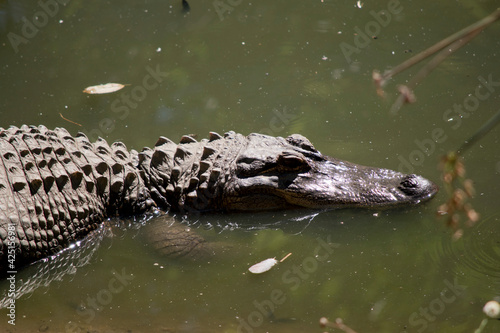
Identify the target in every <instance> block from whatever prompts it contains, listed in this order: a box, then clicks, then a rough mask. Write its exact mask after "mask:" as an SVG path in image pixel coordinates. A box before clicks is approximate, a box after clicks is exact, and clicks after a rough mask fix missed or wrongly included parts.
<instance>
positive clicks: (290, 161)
mask: <svg viewBox="0 0 500 333" xmlns="http://www.w3.org/2000/svg"><path fill="white" fill-rule="evenodd" d="M278 168H280V169H283V171H285V170H286V171H301V170H308V169H310V167H309V164H308V163H307V161H306V159H305V158H304V157H303V156H302V155H296V154H291V153H286V152H285V153H283V154H281V155H280V156H279V157H278Z"/></svg>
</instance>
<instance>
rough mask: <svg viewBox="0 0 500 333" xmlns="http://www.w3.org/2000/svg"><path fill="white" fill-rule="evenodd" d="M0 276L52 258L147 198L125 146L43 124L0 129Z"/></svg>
mask: <svg viewBox="0 0 500 333" xmlns="http://www.w3.org/2000/svg"><path fill="white" fill-rule="evenodd" d="M0 152H1V155H0V160H1V164H0V272H6V271H13V270H16V269H17V268H18V267H20V266H22V265H24V264H26V263H29V262H32V261H34V260H36V259H38V258H43V257H46V256H48V255H51V254H54V253H56V252H58V251H60V250H61V249H63V248H65V247H67V246H68V245H69V244H70V243H72V242H74V241H75V240H78V239H81V238H83V237H84V236H85V235H87V234H88V233H89V232H90V231H91V230H93V229H95V228H96V227H97V226H98V224H99V223H100V222H102V221H103V220H104V219H105V218H107V217H109V216H112V215H116V214H129V213H134V212H138V211H141V210H146V209H147V208H148V207H149V206H151V204H152V201H151V200H148V198H149V193H147V189H146V188H145V187H144V184H143V180H142V177H141V176H140V174H139V173H140V172H139V171H138V170H137V169H136V168H134V166H133V163H132V161H133V160H134V156H133V154H130V153H129V152H128V151H127V149H126V147H125V145H124V144H123V143H119V142H117V143H114V144H112V145H111V146H109V145H108V144H107V143H106V141H105V140H103V139H99V140H98V141H97V142H96V143H94V144H92V143H90V142H89V140H88V139H87V137H86V136H85V135H84V134H83V133H79V134H78V135H76V136H75V137H72V136H71V135H70V134H69V133H68V132H67V131H66V130H65V129H62V128H56V129H55V130H48V129H47V128H46V127H44V126H39V127H34V126H31V127H28V126H25V125H24V126H22V127H21V128H17V127H11V128H9V129H2V128H0Z"/></svg>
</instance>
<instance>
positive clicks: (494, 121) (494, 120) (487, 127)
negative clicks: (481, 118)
mask: <svg viewBox="0 0 500 333" xmlns="http://www.w3.org/2000/svg"><path fill="white" fill-rule="evenodd" d="M499 122H500V110H498V112H497V113H496V114H495V115H494V116H493V117H491V118H490V119H489V120H488V121H487V122H486V123H485V124H484V125H483V126H481V128H480V129H478V130H477V131H476V133H474V134H473V135H472V136H471V137H470V138H469V139H467V140H465V142H464V143H463V144H462V145H461V146H460V148H458V149H457V155H462V154H463V152H464V151H466V150H467V149H469V148H470V147H471V146H472V145H473V144H474V143H476V142H477V141H478V140H479V139H481V138H482V137H483V136H485V135H486V134H487V133H488V132H489V131H491V130H492V129H493V128H494V127H495V126H496V125H498V123H499Z"/></svg>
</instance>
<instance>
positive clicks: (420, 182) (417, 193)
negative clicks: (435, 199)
mask: <svg viewBox="0 0 500 333" xmlns="http://www.w3.org/2000/svg"><path fill="white" fill-rule="evenodd" d="M398 189H399V190H400V191H401V192H403V193H404V194H406V195H408V196H409V197H414V198H415V200H422V199H424V200H425V199H428V198H430V197H432V196H433V195H434V194H436V193H437V191H438V189H439V188H438V186H437V185H436V184H434V183H433V182H431V181H430V180H428V179H425V178H424V177H421V176H418V175H414V174H411V175H407V176H405V177H404V178H403V180H402V181H401V183H400V184H399V186H398Z"/></svg>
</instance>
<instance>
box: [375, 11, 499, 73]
mask: <svg viewBox="0 0 500 333" xmlns="http://www.w3.org/2000/svg"><path fill="white" fill-rule="evenodd" d="M499 18H500V8H497V10H495V11H494V12H493V13H491V14H490V15H488V16H486V17H485V18H483V19H481V20H479V21H478V22H476V23H474V24H471V25H469V26H468V27H466V28H464V29H462V30H460V31H458V32H456V33H454V34H452V35H451V36H448V37H446V38H445V39H443V40H441V41H439V42H437V43H436V44H434V45H433V46H431V47H429V48H428V49H426V50H424V51H422V52H420V53H419V54H417V55H416V56H413V57H411V58H410V59H408V60H406V61H405V62H403V63H401V64H400V65H398V66H396V67H394V68H393V69H391V70H389V71H388V72H386V73H384V74H383V75H382V79H383V80H384V81H386V80H388V79H390V78H391V77H393V76H394V75H396V74H398V73H400V72H402V71H404V70H406V69H408V68H410V67H411V66H413V65H415V64H418V63H419V62H420V61H422V60H424V59H425V58H427V57H429V56H431V55H433V54H434V53H436V52H438V51H439V50H441V49H443V48H445V47H446V46H448V45H450V44H451V43H453V42H455V41H457V40H459V39H462V38H464V37H466V36H467V35H469V34H471V33H472V32H475V31H481V30H483V29H484V28H486V27H487V26H488V25H490V24H492V23H493V22H495V21H496V20H498V19H499Z"/></svg>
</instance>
